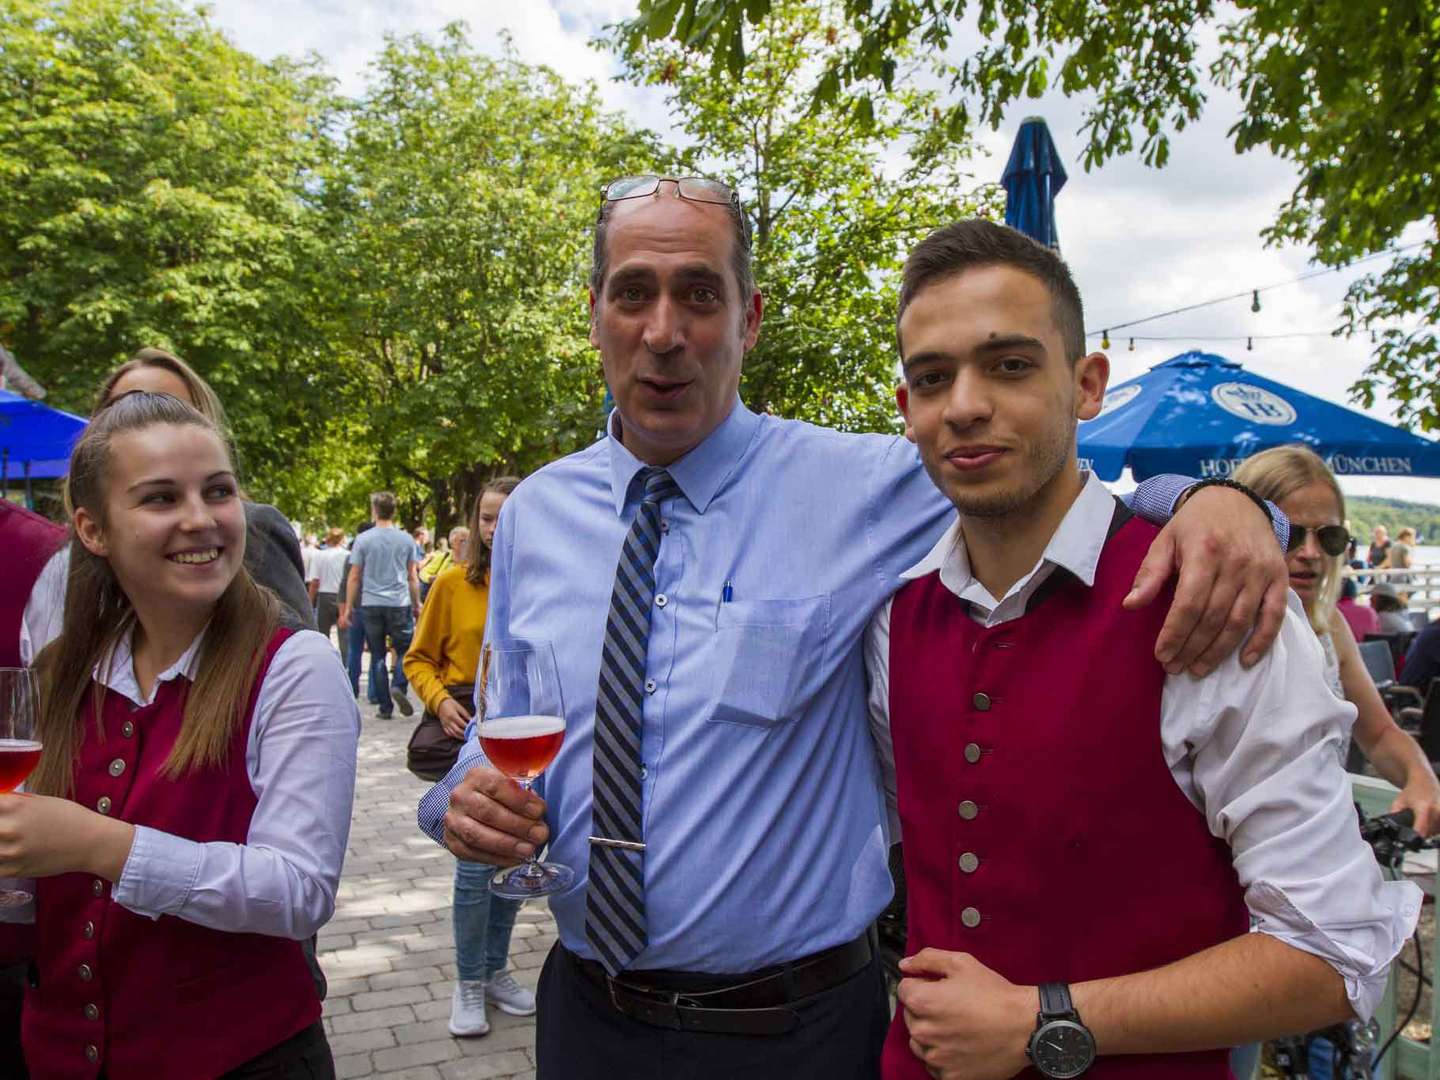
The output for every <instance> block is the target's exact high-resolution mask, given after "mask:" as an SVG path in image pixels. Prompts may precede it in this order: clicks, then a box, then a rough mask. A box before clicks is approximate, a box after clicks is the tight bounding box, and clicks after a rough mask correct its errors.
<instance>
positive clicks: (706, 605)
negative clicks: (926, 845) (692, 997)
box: [419, 401, 1190, 973]
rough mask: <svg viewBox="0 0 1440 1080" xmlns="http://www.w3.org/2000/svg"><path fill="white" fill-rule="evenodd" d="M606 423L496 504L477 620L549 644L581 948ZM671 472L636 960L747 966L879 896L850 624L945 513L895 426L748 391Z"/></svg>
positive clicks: (611, 468)
mask: <svg viewBox="0 0 1440 1080" xmlns="http://www.w3.org/2000/svg"><path fill="white" fill-rule="evenodd" d="M614 430H615V428H614V426H613V422H612V429H611V431H612V434H611V435H610V436H609V437H607V438H605V439H602V440H601V441H599V442H597V443H595V444H594V445H592V446H590V447H589V448H587V449H585V450H582V451H580V452H579V453H576V454H572V455H570V456H569V457H566V458H562V459H561V460H559V461H556V462H554V463H552V464H551V465H548V466H547V467H545V468H544V469H541V470H540V471H539V472H537V473H535V474H534V475H533V476H531V477H530V478H528V479H527V480H525V482H524V483H522V484H521V485H520V486H519V487H518V488H517V489H516V490H515V492H514V494H513V495H511V496H510V498H509V499H508V500H506V503H505V506H504V509H503V510H502V511H501V514H500V523H499V527H498V529H497V531H496V534H495V542H494V548H493V562H492V567H491V581H490V610H489V615H488V619H487V625H486V635H487V637H516V638H539V639H547V640H549V641H551V642H553V643H554V646H555V654H556V659H557V663H558V664H559V667H560V684H561V689H562V693H563V696H564V704H565V713H566V733H565V742H564V745H563V746H562V748H561V750H560V753H559V755H558V756H557V758H556V760H555V762H554V764H553V765H551V767H550V769H549V771H548V772H547V773H546V774H545V775H544V776H543V777H542V778H541V781H540V783H539V784H538V785H537V791H539V792H540V794H541V795H543V796H544V798H545V800H546V802H547V806H548V812H547V818H548V823H549V825H550V830H551V843H550V851H549V855H548V858H550V859H552V860H554V861H557V862H560V863H564V864H566V865H568V866H571V867H573V868H574V870H575V875H576V877H575V884H574V886H573V887H572V888H571V889H570V890H568V891H567V892H565V893H563V894H560V895H558V896H554V897H552V898H551V902H550V903H551V909H552V911H553V912H554V914H555V918H556V921H557V923H558V924H559V931H560V939H561V941H562V942H563V943H564V945H565V947H566V948H568V949H570V950H571V951H572V952H575V953H577V954H579V955H580V956H583V957H588V958H592V959H593V958H594V954H593V953H592V951H591V949H590V946H589V943H588V942H587V941H586V937H585V883H586V867H587V865H588V861H589V837H590V834H591V827H590V826H591V816H590V801H591V784H592V775H591V752H592V741H591V735H592V729H593V725H594V710H595V694H596V686H597V682H598V679H599V671H600V652H601V644H602V642H603V639H604V634H605V621H606V616H607V613H608V611H609V607H610V594H611V589H612V587H613V585H614V577H615V566H616V561H617V560H618V558H619V552H620V547H621V544H622V542H623V540H624V537H625V534H626V532H627V531H628V530H629V528H630V525H631V523H632V522H633V521H634V519H635V514H636V511H637V508H638V505H639V499H640V485H639V484H637V483H632V481H634V480H635V477H636V474H637V473H638V472H639V471H640V470H641V469H642V468H643V467H644V465H643V463H642V462H640V461H639V460H638V459H637V458H636V457H635V456H634V455H632V454H631V453H630V452H629V451H628V450H626V449H625V447H624V446H623V445H622V444H621V442H620V440H619V439H618V438H617V437H616V436H615V435H614ZM669 471H670V474H671V476H673V477H674V479H675V482H676V483H677V484H678V485H679V488H680V490H681V492H682V493H683V494H682V495H681V496H676V497H674V498H672V499H669V500H667V501H665V502H664V503H663V504H662V506H661V514H662V530H663V534H662V538H661V543H660V553H659V556H658V558H657V560H656V566H655V585H656V596H655V600H654V606H653V607H652V609H651V613H650V616H651V630H650V641H649V648H648V652H647V656H646V665H645V674H646V678H647V683H646V696H645V699H644V719H643V730H642V736H641V756H642V759H643V772H642V776H643V787H644V830H645V833H644V835H645V843H646V852H645V858H644V866H645V904H646V915H647V919H648V923H649V945H648V946H647V947H646V949H645V950H644V951H643V952H642V953H641V954H640V955H639V956H638V957H637V958H636V960H635V962H634V964H633V965H632V966H633V967H635V968H637V969H655V968H660V969H671V970H682V971H700V972H712V973H739V972H747V971H753V970H755V969H756V968H761V967H765V966H768V965H771V964H776V963H780V962H783V961H787V960H795V959H798V958H800V957H803V956H806V955H809V954H810V953H814V952H817V951H819V950H821V949H825V948H828V947H830V946H832V945H839V944H841V943H843V942H846V941H849V940H851V939H852V938H854V937H857V936H858V935H859V934H860V933H861V932H862V931H864V930H865V929H866V927H867V926H868V925H869V924H870V923H871V922H872V921H873V920H874V919H875V917H876V915H878V914H879V913H880V912H881V911H882V910H883V909H884V907H885V905H886V904H887V903H888V902H889V900H890V896H891V891H892V890H891V882H890V875H889V872H888V869H887V862H886V855H887V849H886V834H885V825H884V822H885V804H884V797H883V795H882V793H881V787H880V783H879V771H878V767H877V764H876V756H875V748H874V745H873V744H872V742H871V738H870V734H869V730H868V721H867V717H866V704H865V669H864V661H863V657H862V639H863V636H864V632H865V627H866V625H867V623H868V622H869V620H870V617H871V616H872V615H873V614H874V613H875V611H876V609H877V608H878V607H879V606H880V605H881V604H882V603H883V602H884V601H885V599H886V598H887V597H889V596H890V594H891V593H893V592H895V590H896V589H897V588H899V586H900V584H901V581H900V575H901V574H902V573H903V572H904V571H905V570H906V569H907V568H908V567H910V566H913V565H914V564H915V563H917V562H918V561H919V560H920V559H921V558H922V557H923V556H924V555H925V554H926V552H928V551H929V550H930V548H931V547H932V546H933V545H934V543H935V541H936V540H937V539H938V538H939V536H940V534H941V533H942V532H944V530H945V529H946V527H947V526H948V525H949V523H950V521H951V520H952V519H953V515H954V509H953V507H952V506H951V505H950V503H949V502H948V501H947V500H946V499H945V498H944V496H942V495H941V494H940V493H939V492H938V491H937V490H936V489H935V487H934V486H933V485H932V484H931V482H930V480H929V478H928V477H927V476H926V474H925V472H924V470H923V469H922V467H921V465H920V460H919V457H918V455H917V453H916V451H915V447H914V446H913V445H911V444H910V443H909V442H907V441H906V440H905V439H903V438H899V437H893V436H884V435H849V434H842V433H840V432H836V431H831V430H829V429H826V428H820V427H814V426H812V425H810V424H805V423H800V422H797V421H792V420H780V419H776V418H775V417H771V416H757V415H756V414H755V413H752V412H750V411H749V410H748V409H746V408H745V407H744V406H743V405H741V404H739V403H738V401H737V404H736V407H735V408H734V410H733V411H732V412H731V413H730V415H729V417H728V418H727V419H726V420H725V421H724V422H723V423H722V424H721V425H720V426H719V427H718V428H717V429H716V430H715V431H714V432H712V433H711V435H710V436H709V437H708V438H706V440H705V441H704V442H703V443H701V444H700V445H699V446H697V447H696V448H695V449H694V450H692V451H691V452H690V453H688V454H686V455H685V456H684V457H683V458H681V459H680V460H679V461H677V462H675V463H674V464H673V465H671V466H670V467H669ZM1188 483H1190V481H1187V480H1176V479H1173V478H1172V479H1162V480H1154V481H1150V482H1149V483H1148V484H1147V485H1146V486H1145V489H1144V494H1145V495H1147V496H1149V499H1148V500H1147V499H1146V498H1144V497H1141V498H1139V499H1138V500H1137V505H1136V509H1137V511H1140V512H1142V513H1145V514H1146V516H1152V515H1153V516H1157V517H1158V519H1159V520H1161V521H1163V520H1164V519H1165V518H1166V517H1167V516H1168V514H1169V509H1170V507H1171V505H1172V504H1173V502H1174V498H1175V496H1176V495H1177V494H1178V493H1179V492H1180V491H1182V490H1183V489H1184V487H1185V486H1186V485H1188ZM1137 496H1141V493H1139V492H1137ZM1139 502H1144V503H1145V506H1144V507H1143V508H1142V507H1141V506H1140V505H1138V503H1139ZM727 585H728V586H730V590H729V594H730V598H729V599H728V600H726V599H725V598H724V597H725V595H726V592H727ZM470 735H471V737H470V738H467V744H466V746H465V748H464V750H463V751H462V753H461V755H460V759H459V761H458V762H457V764H456V766H455V768H454V769H453V770H451V772H450V774H449V776H447V777H446V778H445V780H444V781H442V782H441V783H440V784H439V785H437V786H436V787H435V788H433V789H432V790H431V791H430V792H429V793H428V794H427V795H426V796H425V797H424V799H422V801H421V804H420V809H419V819H420V826H421V828H422V829H423V830H424V831H425V832H426V833H428V834H429V835H430V836H432V837H433V838H435V839H437V840H439V839H440V837H441V819H442V818H443V816H444V813H445V810H446V807H447V805H448V801H449V795H450V791H451V790H453V788H454V787H455V786H456V785H457V784H458V783H459V782H460V780H461V779H463V777H464V775H465V773H466V771H467V770H468V769H470V768H471V767H473V766H474V765H477V764H483V763H484V757H483V755H482V754H481V752H480V748H479V745H478V743H477V742H476V741H474V739H473V731H472V732H471V733H470Z"/></svg>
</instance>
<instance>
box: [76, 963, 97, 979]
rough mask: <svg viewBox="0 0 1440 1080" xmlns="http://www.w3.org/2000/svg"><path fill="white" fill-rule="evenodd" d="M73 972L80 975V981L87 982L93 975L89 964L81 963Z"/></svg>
mask: <svg viewBox="0 0 1440 1080" xmlns="http://www.w3.org/2000/svg"><path fill="white" fill-rule="evenodd" d="M75 973H76V974H77V975H79V976H80V981H81V982H89V981H90V980H91V979H93V978H94V977H95V972H94V971H92V970H91V969H90V965H89V964H81V965H80V967H79V968H77V969H76V972H75Z"/></svg>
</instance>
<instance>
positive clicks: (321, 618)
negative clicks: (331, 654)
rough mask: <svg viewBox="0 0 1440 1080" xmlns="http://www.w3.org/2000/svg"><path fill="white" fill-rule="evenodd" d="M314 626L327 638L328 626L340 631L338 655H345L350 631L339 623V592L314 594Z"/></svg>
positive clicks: (328, 633) (347, 650) (348, 645)
mask: <svg viewBox="0 0 1440 1080" xmlns="http://www.w3.org/2000/svg"><path fill="white" fill-rule="evenodd" d="M315 626H316V629H318V630H319V631H320V633H322V634H324V635H325V636H326V637H327V638H328V637H329V636H330V628H331V627H332V626H333V627H335V628H336V629H337V630H338V631H339V633H340V655H341V656H345V655H346V654H347V653H348V652H349V649H350V631H348V630H346V629H345V628H344V627H343V626H341V625H340V594H339V593H333V592H322V593H316V594H315Z"/></svg>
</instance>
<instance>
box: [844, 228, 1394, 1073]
mask: <svg viewBox="0 0 1440 1080" xmlns="http://www.w3.org/2000/svg"><path fill="white" fill-rule="evenodd" d="M1083 325H1084V324H1083V316H1082V311H1081V305H1080V297H1079V293H1078V291H1077V290H1076V288H1075V285H1074V282H1073V281H1072V280H1071V278H1070V275H1069V272H1068V270H1067V269H1066V268H1065V265H1064V263H1062V262H1061V261H1060V259H1059V257H1058V256H1057V255H1055V253H1054V252H1052V251H1050V250H1048V249H1046V248H1043V247H1041V246H1040V245H1038V244H1035V243H1033V242H1032V241H1030V240H1029V239H1028V238H1026V237H1024V236H1022V235H1021V234H1019V233H1017V232H1014V231H1013V230H1010V229H1006V228H1004V227H1003V226H999V225H994V224H991V223H989V222H983V221H969V222H962V223H960V224H958V225H953V226H949V227H947V228H945V229H941V230H939V231H938V232H936V233H934V234H932V235H931V236H930V237H929V238H927V239H926V240H925V241H924V242H923V243H922V244H921V245H920V246H919V247H918V248H917V249H916V251H915V252H914V253H913V254H912V255H911V257H910V260H909V261H908V263H907V264H906V269H905V277H904V282H903V286H902V289H901V294H900V316H899V338H900V351H901V358H902V362H903V366H904V379H903V382H902V385H901V386H900V387H899V389H898V390H897V395H896V396H897V399H898V402H899V405H900V410H901V412H902V413H903V414H904V416H905V423H906V434H907V435H908V436H909V437H910V438H911V439H912V440H913V441H914V442H915V443H916V444H917V445H918V447H919V450H920V456H921V458H922V460H923V461H924V463H925V467H926V469H927V471H928V472H929V474H930V477H931V479H932V480H933V481H934V482H935V484H936V486H937V487H939V488H940V490H941V491H943V492H944V493H945V494H946V495H948V496H949V498H950V499H951V501H952V502H953V503H954V504H955V506H956V508H957V510H958V511H959V514H958V517H957V520H956V522H955V524H954V526H953V527H952V529H951V530H950V532H949V533H948V534H947V535H946V536H945V537H943V538H942V539H941V541H940V542H939V544H937V545H936V547H935V549H934V550H933V551H932V552H931V554H930V555H929V556H927V557H926V558H925V559H924V560H923V561H922V562H921V563H920V564H918V565H917V566H916V567H914V568H913V569H912V570H911V571H910V572H909V573H908V574H907V575H906V577H907V579H908V582H907V584H906V585H905V586H904V587H903V588H902V589H901V591H900V592H899V593H897V594H896V595H895V597H894V598H893V600H892V601H891V603H890V604H887V605H886V607H884V608H883V609H882V610H881V612H880V613H879V615H878V616H877V617H876V620H875V623H874V625H873V626H872V629H871V633H870V636H869V639H868V641H867V664H868V667H869V670H870V674H871V683H872V688H871V699H872V700H871V713H872V717H873V720H874V723H875V731H876V739H877V744H878V746H879V748H880V754H881V760H882V762H883V763H884V764H885V765H886V767H887V769H888V768H889V766H890V765H891V763H892V762H893V773H892V774H891V775H890V777H888V778H887V779H888V781H889V784H890V786H889V790H890V792H891V793H892V800H893V798H894V796H895V795H897V794H898V818H899V828H900V829H901V830H902V831H903V836H904V854H905V872H906V878H907V884H908V890H909V892H908V904H909V911H908V916H909V935H910V936H909V950H910V951H911V952H912V953H913V954H915V955H912V956H910V957H909V958H907V959H906V960H905V961H903V962H902V965H901V968H902V972H903V974H904V975H905V976H906V978H905V979H904V981H903V982H902V983H901V985H900V991H899V999H900V1006H901V1007H900V1008H899V1009H898V1010H897V1013H896V1016H895V1020H894V1024H893V1026H892V1028H891V1030H890V1037H889V1039H888V1041H887V1043H886V1047H885V1056H884V1076H885V1077H886V1078H887V1080H909V1078H912V1077H914V1078H923V1077H925V1076H927V1075H929V1076H935V1077H945V1078H963V1080H1000V1078H1006V1077H1011V1076H1015V1075H1017V1074H1021V1073H1023V1074H1024V1075H1025V1076H1027V1077H1036V1076H1045V1077H1072V1076H1079V1075H1081V1074H1087V1075H1089V1076H1094V1077H1106V1078H1110V1077H1137V1078H1138V1077H1165V1078H1167V1080H1190V1078H1194V1080H1200V1078H1212V1077H1213V1078H1215V1080H1224V1078H1227V1077H1229V1075H1230V1072H1229V1067H1228V1063H1227V1052H1226V1050H1225V1049H1223V1048H1225V1047H1230V1046H1234V1045H1237V1044H1240V1043H1244V1042H1247V1041H1254V1040H1257V1039H1262V1038H1266V1037H1270V1036H1274V1035H1279V1034H1282V1033H1288V1032H1297V1031H1307V1030H1311V1029H1313V1028H1316V1027H1320V1026H1323V1025H1326V1024H1329V1023H1333V1022H1336V1021H1339V1020H1341V1019H1345V1018H1348V1017H1349V1016H1350V1015H1352V1013H1353V1014H1357V1015H1361V1016H1365V1015H1368V1014H1369V1013H1370V1012H1371V1011H1372V1010H1373V1009H1374V1007H1375V1005H1376V1004H1377V1003H1378V1001H1379V999H1380V996H1381V994H1382V992H1383V989H1384V978H1385V971H1386V967H1387V965H1388V964H1389V962H1390V960H1391V959H1392V958H1393V957H1394V955H1395V954H1396V952H1398V950H1399V948H1400V946H1401V945H1402V944H1403V943H1404V940H1405V938H1406V937H1407V936H1408V934H1409V932H1410V930H1411V929H1412V928H1413V926H1414V924H1415V920H1416V917H1417V915H1418V910H1419V893H1418V890H1416V889H1415V887H1414V886H1413V885H1409V884H1400V883H1386V882H1384V881H1382V879H1381V876H1380V873H1379V870H1378V868H1377V866H1376V864H1375V860H1374V858H1373V857H1372V856H1371V854H1370V852H1369V849H1368V848H1366V847H1365V845H1364V844H1363V843H1362V842H1361V840H1360V838H1359V834H1358V830H1357V829H1356V827H1355V818H1354V811H1353V809H1352V808H1351V805H1350V795H1349V786H1348V784H1347V782H1346V777H1345V773H1344V771H1343V769H1342V767H1341V764H1340V761H1339V758H1338V755H1337V749H1336V748H1337V745H1338V742H1339V739H1340V736H1341V734H1342V732H1343V731H1345V730H1347V729H1348V727H1349V725H1350V724H1351V723H1352V722H1353V719H1354V709H1353V708H1352V707H1351V706H1350V705H1348V704H1346V703H1343V702H1341V701H1339V700H1337V699H1336V698H1335V697H1334V696H1332V695H1331V694H1330V692H1329V691H1328V690H1327V689H1326V687H1325V683H1324V679H1323V676H1322V673H1321V658H1320V651H1319V648H1318V647H1317V645H1316V639H1315V635H1314V634H1313V633H1312V632H1310V630H1309V628H1308V627H1307V626H1306V625H1305V623H1304V619H1303V616H1302V615H1301V614H1300V612H1299V609H1298V607H1295V606H1294V605H1292V607H1291V610H1290V611H1289V612H1287V615H1286V621H1285V624H1284V626H1283V628H1282V630H1281V633H1280V635H1279V637H1278V639H1277V641H1276V644H1275V647H1274V649H1273V650H1272V651H1271V653H1270V654H1269V655H1268V656H1266V657H1265V659H1263V660H1262V661H1261V662H1260V663H1259V664H1257V665H1256V666H1255V667H1253V668H1250V669H1248V670H1247V669H1245V668H1243V667H1242V666H1241V664H1240V663H1239V662H1238V660H1236V659H1235V658H1234V657H1232V658H1231V659H1229V660H1227V661H1225V662H1224V663H1222V664H1221V666H1220V668H1219V669H1218V670H1217V671H1216V672H1215V673H1214V674H1213V675H1210V676H1208V677H1205V678H1196V677H1194V676H1192V675H1189V674H1181V675H1167V674H1166V672H1165V670H1164V669H1163V668H1162V667H1161V666H1160V665H1159V664H1158V663H1157V662H1156V660H1155V657H1154V650H1153V647H1152V644H1153V641H1154V638H1155V633H1156V631H1157V629H1158V626H1159V623H1158V621H1157V620H1158V618H1159V616H1160V614H1163V612H1162V613H1157V612H1153V611H1148V610H1127V609H1126V607H1125V606H1124V604H1123V603H1122V601H1123V600H1124V598H1125V596H1126V594H1127V593H1128V592H1129V589H1130V584H1131V582H1133V580H1134V578H1135V572H1136V569H1137V567H1138V566H1139V565H1140V562H1141V560H1142V559H1143V558H1144V555H1145V550H1146V548H1147V546H1148V545H1149V543H1150V541H1151V539H1153V537H1154V533H1155V530H1154V529H1153V528H1152V527H1150V526H1149V525H1147V524H1145V523H1144V522H1142V521H1140V520H1139V519H1137V518H1132V517H1130V516H1129V514H1128V513H1127V512H1126V511H1125V510H1124V508H1123V507H1122V506H1121V505H1120V504H1119V503H1118V502H1117V501H1116V500H1115V499H1114V498H1113V497H1112V496H1110V495H1109V494H1108V493H1107V492H1106V490H1105V488H1104V487H1103V486H1102V485H1101V484H1100V482H1099V481H1098V480H1097V479H1096V478H1095V477H1093V476H1089V475H1086V474H1084V473H1082V472H1081V471H1080V469H1079V467H1078V465H1077V462H1076V454H1075V431H1076V423H1077V421H1078V420H1084V419H1089V418H1090V417H1093V416H1095V415H1097V414H1098V413H1099V411H1100V408H1101V402H1102V400H1103V398H1104V393H1105V384H1106V381H1107V378H1108V376H1109V362H1108V361H1107V359H1106V358H1105V356H1104V355H1102V354H1100V353H1091V354H1089V355H1085V344H1084V343H1085V339H1084V330H1083ZM1158 606H1159V607H1161V608H1163V606H1164V605H1158ZM896 805H897V803H896V802H894V801H892V810H894V809H895V808H896ZM1252 920H1253V922H1254V924H1255V928H1256V930H1257V931H1258V932H1257V933H1247V930H1248V929H1249V928H1250V926H1251V922H1252Z"/></svg>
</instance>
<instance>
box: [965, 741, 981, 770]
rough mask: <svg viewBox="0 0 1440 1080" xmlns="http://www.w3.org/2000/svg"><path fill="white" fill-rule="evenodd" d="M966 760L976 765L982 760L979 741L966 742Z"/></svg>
mask: <svg viewBox="0 0 1440 1080" xmlns="http://www.w3.org/2000/svg"><path fill="white" fill-rule="evenodd" d="M965 760H966V761H968V762H969V763H970V764H971V765H974V764H975V763H976V762H977V761H979V760H980V744H979V743H973V742H972V743H966V744H965Z"/></svg>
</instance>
